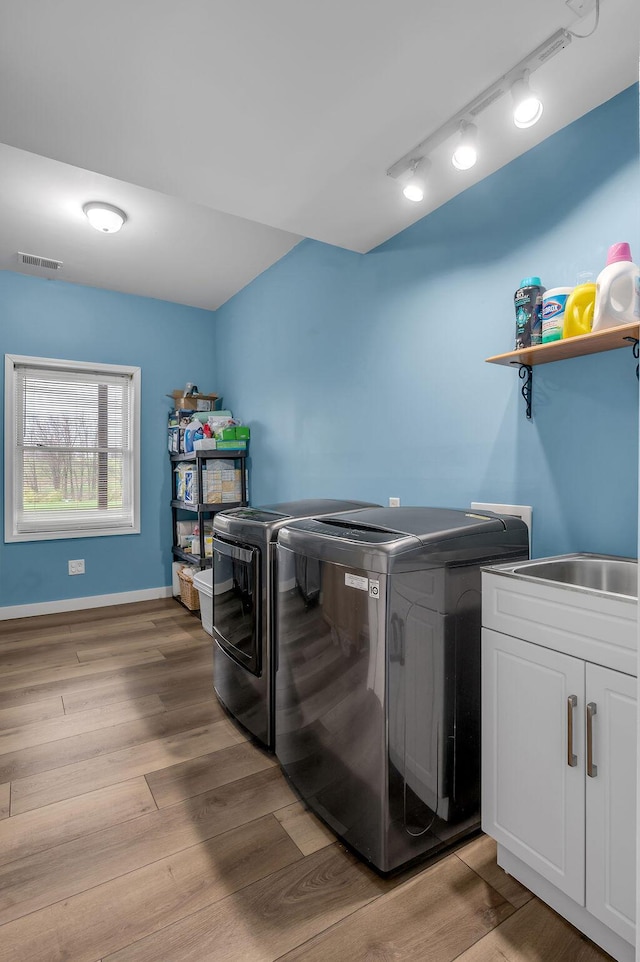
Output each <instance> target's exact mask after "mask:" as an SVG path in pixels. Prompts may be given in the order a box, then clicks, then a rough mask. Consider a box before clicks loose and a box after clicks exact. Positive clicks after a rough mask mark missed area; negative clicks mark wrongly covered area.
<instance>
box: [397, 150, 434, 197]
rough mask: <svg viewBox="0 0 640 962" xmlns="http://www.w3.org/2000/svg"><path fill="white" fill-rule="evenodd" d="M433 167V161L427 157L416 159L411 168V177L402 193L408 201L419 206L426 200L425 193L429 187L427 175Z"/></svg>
mask: <svg viewBox="0 0 640 962" xmlns="http://www.w3.org/2000/svg"><path fill="white" fill-rule="evenodd" d="M429 167H431V161H429V160H427V158H426V157H416V158H415V159H414V160H413V161H412V163H411V166H410V168H409V177H408V180H406V182H405V185H404V187H403V188H402V193H403V194H404V196H405V197H406V198H407V200H412V201H413V202H414V203H415V204H419V203H420V201H421V200H424V192H425V190H426V186H427V173H428V171H429Z"/></svg>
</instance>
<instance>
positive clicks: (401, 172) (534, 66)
mask: <svg viewBox="0 0 640 962" xmlns="http://www.w3.org/2000/svg"><path fill="white" fill-rule="evenodd" d="M587 7H588V9H587ZM571 9H573V10H574V11H575V10H576V7H575V6H572V7H571ZM579 9H580V11H584V13H583V14H582V15H583V16H586V14H587V13H590V12H591V11H592V9H593V8H592V6H591V4H587V3H586V2H585V3H583V4H582V6H581V7H580V8H579ZM595 14H596V17H595V24H594V26H593V28H592V30H591V31H590V32H589V33H574V32H573V31H572V30H568V29H565V28H564V27H563V28H561V29H560V30H556V32H555V33H554V34H552V35H551V36H550V37H548V38H547V39H546V40H545V41H544V43H541V44H540V46H539V47H536V49H535V50H532V52H531V53H530V54H528V55H527V56H526V57H524V58H523V59H522V60H521V61H520V62H519V63H517V64H516V65H515V66H514V67H512V68H511V70H509V71H508V72H507V73H506V74H504V75H503V76H502V77H500V78H499V80H496V81H495V83H493V84H491V86H490V87H487V88H486V90H483V91H482V93H480V94H478V96H477V97H474V99H473V100H472V101H470V102H469V103H468V104H467V105H466V106H465V107H463V108H462V110H459V111H458V113H457V114H454V116H453V117H451V118H450V119H449V120H447V121H446V122H445V123H444V124H442V126H441V127H439V128H438V129H437V130H435V131H434V132H433V133H432V134H429V136H428V137H425V139H424V140H422V141H421V142H420V143H419V144H416V146H415V147H414V148H413V150H410V151H409V152H408V153H407V154H405V155H404V157H401V158H400V160H397V161H396V162H395V164H393V165H392V166H391V167H389V169H388V170H387V176H388V177H391V178H393V179H394V180H396V181H398V183H399V184H400V185H401V187H402V192H403V194H404V196H405V197H407V198H408V199H409V200H413V201H420V200H422V199H423V197H424V178H423V177H421V176H420V174H422V173H423V172H424V169H426V166H427V165H429V164H430V161H429V155H430V154H431V153H432V152H433V151H434V150H436V148H438V147H440V146H441V145H442V144H444V143H445V142H446V141H447V140H450V139H451V138H453V137H455V136H456V135H458V138H459V142H458V144H457V146H456V148H455V151H454V153H453V155H452V157H451V162H452V164H453V166H454V167H455V168H456V169H457V170H469V169H470V168H471V167H473V165H474V164H475V163H476V160H477V157H478V155H477V149H476V140H477V128H476V126H475V120H476V118H477V117H478V116H479V114H481V113H482V112H483V111H484V110H486V109H487V107H490V106H491V104H494V103H495V102H496V101H497V100H499V99H500V98H501V97H503V96H504V95H505V94H508V93H509V91H511V95H512V97H513V103H514V112H513V120H514V123H515V125H516V127H519V128H520V129H526V128H527V127H532V126H533V125H534V124H535V123H536V122H537V121H538V120H539V119H540V117H541V116H542V101H541V100H540V98H539V97H537V96H536V94H535V93H533V91H531V90H530V89H529V84H528V77H529V74H531V73H533V72H534V70H538V68H539V67H542V66H543V65H544V64H545V63H546V62H547V61H548V60H550V59H551V58H552V57H555V55H556V54H557V53H560V51H561V50H564V49H565V47H568V46H569V44H570V43H571V41H572V39H573V38H576V39H585V38H586V37H590V36H591V35H592V34H593V33H594V32H595V30H596V29H597V27H598V23H599V18H600V0H595ZM423 165H425V167H424V168H423ZM418 167H420V170H419V169H418ZM417 180H420V181H421V183H414V181H417Z"/></svg>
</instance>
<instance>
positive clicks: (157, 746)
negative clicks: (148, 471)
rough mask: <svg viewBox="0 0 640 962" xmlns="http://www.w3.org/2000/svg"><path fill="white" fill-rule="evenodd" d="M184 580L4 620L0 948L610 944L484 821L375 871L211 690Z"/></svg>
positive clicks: (116, 951)
mask: <svg viewBox="0 0 640 962" xmlns="http://www.w3.org/2000/svg"><path fill="white" fill-rule="evenodd" d="M211 672H212V667H211V639H210V638H209V636H208V635H207V634H205V632H204V631H203V630H202V628H201V626H200V622H199V620H198V619H197V617H195V616H194V615H193V614H191V613H190V612H188V611H186V609H184V608H182V607H181V606H180V605H179V604H178V603H177V602H175V601H173V600H166V601H156V602H144V603H141V604H137V605H122V606H116V607H111V608H101V609H95V610H92V611H82V612H73V613H67V614H60V615H55V616H54V615H52V616H43V617H40V618H31V619H21V620H19V621H10V622H3V623H0V962H272V960H283V962H298V960H301V962H302V960H304V962H341V960H345V962H359V960H362V962H364V960H367V962H374V960H375V962H405V960H406V962H412V960H415V962H450V960H453V959H456V960H458V962H597V960H601V962H602V960H606V959H609V956H607V955H605V953H603V952H601V951H600V950H599V949H598V948H596V946H594V945H593V944H592V943H591V942H589V941H588V940H587V939H585V938H584V937H583V936H582V935H580V933H578V932H577V931H576V930H575V929H573V928H572V927H571V926H570V925H568V924H567V923H566V922H564V921H563V920H562V919H560V918H559V917H558V916H557V915H556V914H555V913H554V912H552V911H551V910H550V909H548V908H547V907H546V906H545V905H543V904H542V903H541V902H539V901H538V900H537V899H536V898H534V897H532V896H531V894H530V893H529V892H528V891H527V890H526V889H524V888H522V886H520V885H519V884H518V883H517V882H515V881H514V880H513V879H510V878H509V877H508V876H507V875H505V873H504V872H503V871H502V870H501V869H499V868H498V866H497V865H496V860H495V846H494V844H493V842H492V841H491V840H490V839H489V838H486V837H484V836H480V837H478V838H475V839H473V840H472V841H470V842H468V843H466V844H465V845H464V846H462V847H460V848H458V849H457V850H456V851H455V852H453V853H450V854H448V855H446V856H445V857H444V858H442V859H441V860H440V861H438V862H436V863H435V864H432V865H430V866H427V867H424V866H423V867H420V868H417V869H416V868H413V869H412V870H410V871H407V872H405V873H404V874H402V875H400V876H399V877H395V878H393V879H385V880H383V879H381V878H379V877H378V876H377V875H376V874H375V873H374V872H372V871H371V870H370V869H368V868H367V867H366V866H365V865H363V864H362V863H361V862H360V861H358V860H357V859H356V858H355V857H354V856H353V855H352V854H350V853H349V852H348V851H347V850H346V849H345V848H344V847H343V846H342V845H341V844H340V843H338V842H337V841H336V839H335V838H334V837H333V836H332V835H331V834H330V833H329V831H328V830H327V829H326V828H325V827H324V826H323V825H322V824H321V823H320V822H319V821H317V820H316V819H315V817H313V816H312V815H311V814H310V813H309V812H307V811H306V810H305V808H304V806H303V805H302V804H301V803H300V802H299V801H298V799H297V798H296V796H295V794H294V793H293V791H292V790H291V788H290V787H289V786H288V784H287V782H286V781H285V779H284V777H283V776H282V774H281V773H280V770H279V768H278V766H277V764H276V762H275V760H274V758H273V757H271V756H269V755H268V754H267V753H265V752H263V751H261V750H260V749H259V748H257V747H256V746H255V745H254V744H252V743H251V742H250V741H248V740H247V738H246V737H245V735H244V734H243V732H242V731H241V730H240V729H239V728H238V727H237V726H236V725H235V723H234V722H232V721H231V720H230V719H229V718H228V717H227V716H226V714H225V713H224V711H223V710H222V709H221V708H220V706H219V705H218V704H217V702H216V699H215V696H214V694H213V688H212V677H211Z"/></svg>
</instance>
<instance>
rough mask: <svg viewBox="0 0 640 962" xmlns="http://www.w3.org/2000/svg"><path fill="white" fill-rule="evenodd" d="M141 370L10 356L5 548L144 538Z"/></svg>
mask: <svg viewBox="0 0 640 962" xmlns="http://www.w3.org/2000/svg"><path fill="white" fill-rule="evenodd" d="M139 396H140V368H137V367H121V366H119V365H115V364H88V363H85V362H80V361H57V360H51V359H50V358H40V357H16V356H13V355H10V354H7V355H5V461H4V463H5V541H40V540H45V539H53V538H88V537H94V536H96V535H107V534H137V533H138V532H139V531H140V523H139V513H140V512H139V507H140V494H139V491H140V485H139V467H140V454H139V433H140V424H139V422H140V397H139Z"/></svg>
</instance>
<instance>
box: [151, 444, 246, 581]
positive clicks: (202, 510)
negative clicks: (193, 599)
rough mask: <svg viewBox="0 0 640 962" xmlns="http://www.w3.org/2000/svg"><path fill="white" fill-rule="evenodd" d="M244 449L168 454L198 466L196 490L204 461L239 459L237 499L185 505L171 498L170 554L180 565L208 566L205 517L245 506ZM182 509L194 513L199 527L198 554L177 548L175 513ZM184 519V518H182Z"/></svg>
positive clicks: (172, 458)
mask: <svg viewBox="0 0 640 962" xmlns="http://www.w3.org/2000/svg"><path fill="white" fill-rule="evenodd" d="M247 453H248V452H247V451H246V450H243V451H235V450H226V449H224V450H218V449H217V448H212V449H205V450H201V451H194V452H193V453H190V454H171V455H169V457H170V459H171V462H172V464H175V463H176V462H178V461H181V462H184V461H193V462H194V463H195V465H196V469H197V477H198V491H199V492H202V490H203V483H202V472H203V462H204V461H214V460H225V461H239V462H240V495H241V497H240V501H222V502H218V501H216V502H213V503H211V502H198V503H197V504H191V503H189V504H186V503H185V502H184V501H180V500H178V499H176V498H173V499H172V501H171V522H172V531H173V540H172V549H171V550H172V554H173V557H174V559H175V560H176V561H181V562H182V563H183V564H190V565H194V566H196V567H198V568H210V567H211V565H212V563H213V559H212V558H210V557H206V555H205V544H204V524H203V522H204V520H205V518H210V517H212V516H213V515H214V514H216V513H217V512H218V511H226V510H227V509H229V508H240V507H243V506H245V505H246V504H247V503H248V501H247V469H246V458H247ZM171 486H172V493H174V494H175V480H174V477H173V476H172V478H171ZM180 512H184V513H185V514H190V515H192V516H193V515H195V516H196V518H197V520H198V527H199V538H200V545H199V547H200V550H199V553H198V554H193V553H192V552H189V551H184V550H183V549H182V548H179V547H178V528H177V523H178V520H181V519H179V518H178V514H179V513H180ZM185 520H186V519H185Z"/></svg>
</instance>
